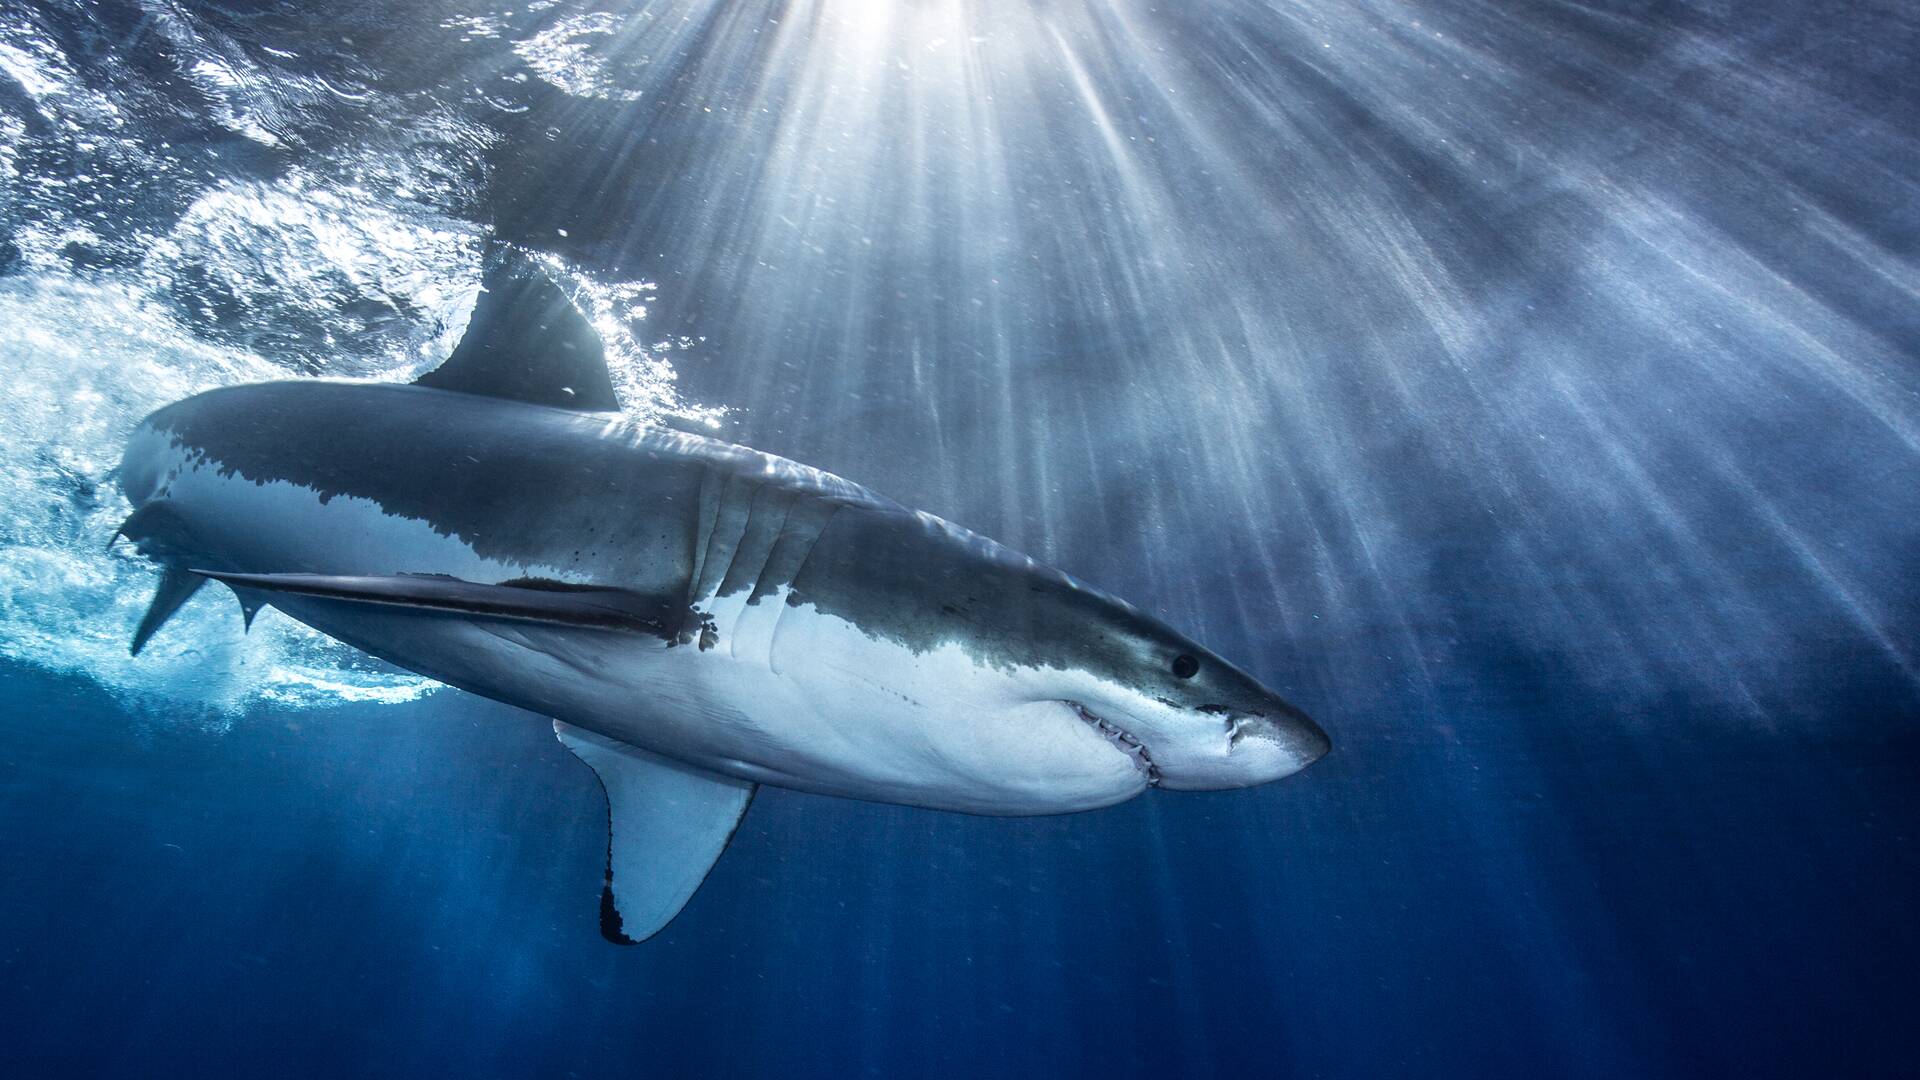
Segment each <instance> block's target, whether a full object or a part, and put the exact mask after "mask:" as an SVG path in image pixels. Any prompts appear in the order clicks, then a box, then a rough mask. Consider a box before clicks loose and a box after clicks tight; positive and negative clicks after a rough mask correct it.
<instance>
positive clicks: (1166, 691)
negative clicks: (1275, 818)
mask: <svg viewBox="0 0 1920 1080" xmlns="http://www.w3.org/2000/svg"><path fill="white" fill-rule="evenodd" d="M795 587H796V600H804V601H805V602H808V603H811V604H818V605H820V606H821V607H822V609H823V610H828V611H832V612H835V613H839V614H842V615H843V616H844V617H846V618H848V619H850V620H851V621H852V622H853V623H855V624H857V625H859V626H861V627H863V628H866V629H868V630H869V632H872V633H876V634H882V635H884V636H888V637H891V638H893V639H894V640H897V641H899V642H901V643H902V644H905V645H907V646H908V647H909V648H910V649H911V650H913V652H914V653H915V654H921V653H928V654H934V653H937V652H938V650H940V649H942V648H944V647H945V646H947V645H953V646H956V647H957V648H958V650H959V651H961V652H963V653H964V654H965V655H967V656H968V657H970V658H971V662H972V663H973V664H974V665H976V667H975V669H974V670H977V671H979V672H980V673H981V674H980V679H981V682H980V683H979V684H978V685H980V686H982V687H985V686H987V685H988V684H991V685H992V686H993V687H995V688H997V689H993V690H986V689H982V690H980V691H978V692H977V693H975V694H974V695H973V696H972V698H971V700H972V702H973V705H972V708H973V709H974V712H975V714H976V715H980V716H983V717H986V716H997V717H998V718H999V719H1000V720H1001V721H1002V722H1003V723H1004V725H1005V727H1007V728H1009V729H1012V730H1016V731H1021V732H1026V733H1029V734H1031V733H1033V732H1035V731H1038V730H1039V729H1040V728H1042V727H1051V729H1052V730H1054V731H1055V732H1057V733H1060V734H1059V737H1057V738H1049V739H1036V740H1034V742H1035V743H1036V744H1037V746H1038V747H1044V748H1046V749H1048V750H1052V749H1054V748H1056V747H1059V746H1061V745H1064V744H1066V743H1069V742H1071V743H1072V744H1074V745H1088V746H1093V747H1097V746H1098V745H1099V744H1098V741H1097V740H1090V739H1087V738H1085V737H1084V733H1083V732H1081V731H1080V728H1081V726H1082V725H1084V726H1085V727H1086V728H1090V729H1092V731H1093V732H1096V733H1097V734H1098V735H1099V736H1100V737H1101V738H1103V739H1105V741H1106V742H1107V743H1108V744H1110V746H1111V749H1112V750H1114V751H1117V752H1119V753H1121V754H1124V755H1126V757H1128V758H1130V759H1131V763H1132V766H1133V768H1134V769H1135V770H1137V772H1138V773H1139V774H1142V776H1143V779H1144V781H1145V783H1146V784H1148V785H1152V786H1157V787H1163V788H1168V789H1174V790H1187V791H1205V790H1217V789H1226V788H1242V787H1251V786H1253V785H1256V784H1264V783H1267V782H1269V781H1272V780H1278V779H1280V778H1282V777H1285V776H1289V775H1292V774H1293V773H1296V772H1298V771H1300V770H1301V769H1303V768H1305V767H1307V766H1308V765H1310V764H1312V763H1313V762H1315V761H1317V760H1319V759H1320V758H1321V757H1322V756H1324V755H1325V754H1326V753H1327V751H1328V750H1329V749H1330V747H1331V743H1330V741H1329V740H1328V738H1327V735H1326V733H1325V732H1324V731H1322V730H1321V729H1320V727H1319V725H1317V724H1315V723H1314V722H1313V720H1311V719H1310V718H1308V716H1307V714H1306V713H1304V712H1302V711H1301V710H1300V709H1299V708H1297V707H1295V706H1294V705H1292V704H1291V703H1289V702H1288V701H1286V700H1285V699H1284V698H1282V697H1281V696H1280V695H1279V694H1277V693H1275V692H1274V691H1272V690H1270V689H1268V688H1266V687H1265V686H1262V685H1261V684H1260V682H1259V681H1258V680H1256V679H1255V678H1254V677H1253V676H1251V675H1249V674H1248V673H1247V672H1245V671H1243V670H1241V669H1240V668H1238V667H1235V666H1234V665H1233V664H1231V663H1229V662H1227V661H1226V660H1224V659H1222V658H1221V657H1219V656H1217V655H1215V654H1214V653H1213V652H1211V651H1209V650H1208V649H1206V648H1205V647H1203V646H1201V645H1200V644H1199V643H1198V642H1196V641H1194V640H1193V639H1191V638H1189V637H1187V636H1186V635H1184V634H1182V633H1180V632H1179V631H1178V630H1175V629H1174V628H1172V627H1171V626H1169V625H1167V624H1166V623H1164V622H1162V621H1161V620H1159V619H1157V618H1155V617H1153V616H1152V615H1149V614H1148V613H1146V612H1144V611H1142V610H1140V609H1139V608H1137V607H1134V606H1133V605H1131V604H1129V603H1127V602H1126V601H1124V600H1121V599H1119V598H1118V597H1115V596H1112V595H1109V594H1107V593H1105V592H1102V591H1101V590H1099V589H1097V588H1094V587H1093V586H1090V585H1088V584H1086V583H1084V582H1081V581H1079V580H1078V579H1076V578H1073V577H1071V576H1069V575H1067V574H1064V573H1062V572H1060V571H1058V570H1056V569H1053V568H1051V567H1049V566H1046V565H1045V564H1043V563H1040V562H1038V561H1037V560H1034V559H1032V558H1029V557H1027V556H1025V555H1022V554H1020V553H1019V552H1016V551H1013V550H1011V549H1009V548H1006V547H1004V546H1002V545H1000V544H997V543H995V542H993V541H992V540H989V539H987V538H985V537H982V536H979V535H978V534H975V533H971V532H969V531H967V530H965V529H962V528H959V527H957V526H954V525H952V524H950V523H948V522H945V521H942V520H940V519H938V518H934V517H932V516H930V515H925V514H913V513H906V512H898V511H895V512H887V511H874V512H858V511H854V512H848V513H843V514H841V515H840V516H838V517H837V518H836V519H835V521H834V524H833V525H832V526H831V527H830V528H828V529H827V530H826V533H825V534H824V535H823V537H822V541H821V543H820V544H819V545H818V546H816V547H815V548H814V550H813V554H812V556H811V558H810V560H809V563H808V566H807V569H806V571H805V572H803V573H802V574H801V575H800V576H799V579H798V580H797V581H796V582H795ZM876 666H879V665H876ZM885 666H887V667H889V668H891V669H892V670H891V671H876V672H874V677H875V678H876V680H878V681H882V682H884V681H886V680H888V679H889V678H895V679H900V680H905V679H908V678H910V676H909V674H908V669H909V668H910V667H911V665H910V664H908V663H904V662H902V663H897V664H891V665H885ZM993 673H998V674H997V675H996V674H993ZM999 676H1004V678H1001V677H999ZM965 681H966V680H962V679H959V678H949V679H947V680H946V683H945V686H946V687H951V688H952V690H951V691H948V690H945V689H942V690H935V691H933V692H934V693H947V692H955V693H958V692H962V691H960V689H959V687H960V685H961V684H962V683H963V682H965ZM924 689H925V687H924V684H923V685H922V686H918V687H916V686H908V685H906V684H905V683H904V682H903V683H902V686H901V687H900V688H899V689H898V696H900V697H902V698H903V699H904V698H915V699H917V700H924V698H922V697H921V694H922V692H923V690H924ZM1068 733H1072V734H1073V735H1074V736H1075V737H1073V738H1071V739H1069V738H1068V737H1067V734H1068ZM1036 752H1038V749H1037V748H1036ZM1102 752H1103V753H1104V752H1105V751H1104V750H1103V751H1102Z"/></svg>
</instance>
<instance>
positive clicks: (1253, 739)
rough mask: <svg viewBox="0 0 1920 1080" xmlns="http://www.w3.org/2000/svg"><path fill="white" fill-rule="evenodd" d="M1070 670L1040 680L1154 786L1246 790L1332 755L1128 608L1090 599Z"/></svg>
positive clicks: (1297, 716) (1321, 737) (1289, 713)
mask: <svg viewBox="0 0 1920 1080" xmlns="http://www.w3.org/2000/svg"><path fill="white" fill-rule="evenodd" d="M1087 607H1088V608H1090V609H1091V610H1089V611H1087V612H1086V614H1085V616H1084V618H1085V620H1086V621H1085V624H1084V625H1085V626H1086V630H1087V633H1086V634H1085V635H1084V637H1082V638H1081V639H1080V642H1079V645H1078V648H1079V650H1080V651H1081V656H1080V657H1079V659H1078V661H1077V662H1076V663H1074V664H1072V665H1071V666H1070V667H1068V668H1065V669H1059V670H1058V671H1057V674H1052V673H1050V674H1051V678H1049V679H1047V680H1044V681H1045V682H1047V683H1048V684H1049V687H1048V691H1047V692H1048V693H1050V694H1052V695H1056V696H1055V697H1054V699H1055V700H1058V701H1060V702H1062V703H1063V704H1064V705H1065V706H1066V707H1067V708H1069V709H1071V710H1072V711H1073V712H1074V714H1075V715H1076V716H1077V717H1078V718H1079V719H1080V720H1081V721H1082V722H1084V723H1087V724H1091V725H1093V726H1094V728H1095V729H1097V730H1098V731H1100V733H1101V734H1102V735H1104V736H1106V737H1107V738H1108V739H1109V740H1110V741H1111V742H1113V743H1114V744H1115V745H1116V746H1118V747H1119V748H1120V749H1121V750H1122V751H1123V752H1125V753H1128V754H1129V755H1130V756H1134V757H1136V758H1137V759H1138V761H1139V764H1140V765H1141V766H1142V767H1143V768H1145V769H1146V770H1147V771H1148V773H1149V776H1150V779H1151V781H1152V783H1154V784H1155V785H1156V786H1159V787H1163V788H1169V789H1173V790H1182V791H1212V790H1218V789H1223V788H1240V787H1251V786H1253V785H1256V784H1264V783H1267V782H1269V781H1272V780H1278V779H1281V778H1282V777H1286V776H1291V775H1292V774H1294V773H1296V772H1299V771H1300V770H1301V769H1304V768H1306V767H1307V766H1308V765H1311V764H1313V763H1314V762H1315V761H1318V760H1319V759H1320V758H1321V757H1323V756H1325V755H1326V753H1327V751H1328V750H1329V749H1331V748H1332V743H1331V741H1330V740H1329V739H1328V738H1327V734H1326V732H1325V731H1322V730H1321V729H1320V726H1319V725H1318V724H1316V723H1314V722H1313V720H1312V719H1311V718H1309V717H1308V716H1307V714H1306V713H1304V712H1302V711H1301V710H1300V709H1299V708H1297V707H1295V706H1294V705H1293V704H1291V703H1290V702H1288V701H1287V700H1285V699H1284V698H1282V697H1281V696H1280V695H1278V694H1276V693H1274V692H1273V691H1272V690H1269V689H1267V688H1266V687H1265V686H1262V685H1261V684H1260V683H1259V682H1258V681H1257V680H1255V679H1254V678H1253V677H1252V676H1251V675H1248V674H1247V673H1246V672H1244V671H1242V670H1241V669H1239V668H1237V667H1235V666H1234V665H1233V664H1230V663H1228V662H1227V661H1226V660H1223V659H1221V658H1220V657H1219V656H1217V655H1215V654H1214V653H1212V652H1210V651H1208V650H1207V649H1205V648H1203V647H1202V646H1200V645H1199V644H1197V643H1195V642H1194V641H1192V640H1190V639H1188V638H1187V637H1185V636H1184V635H1182V634H1180V633H1179V632H1178V631H1175V630H1173V629H1172V628H1170V627H1167V626H1165V625H1163V624H1161V623H1159V622H1158V621H1157V620H1155V619H1152V618H1151V617H1149V616H1146V615H1144V614H1143V613H1141V612H1139V611H1137V610H1135V609H1134V608H1132V607H1130V606H1128V605H1126V604H1124V603H1122V602H1120V601H1117V600H1113V599H1111V598H1108V597H1104V596H1097V595H1096V596H1094V597H1091V598H1090V602H1089V603H1088V604H1087Z"/></svg>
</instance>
